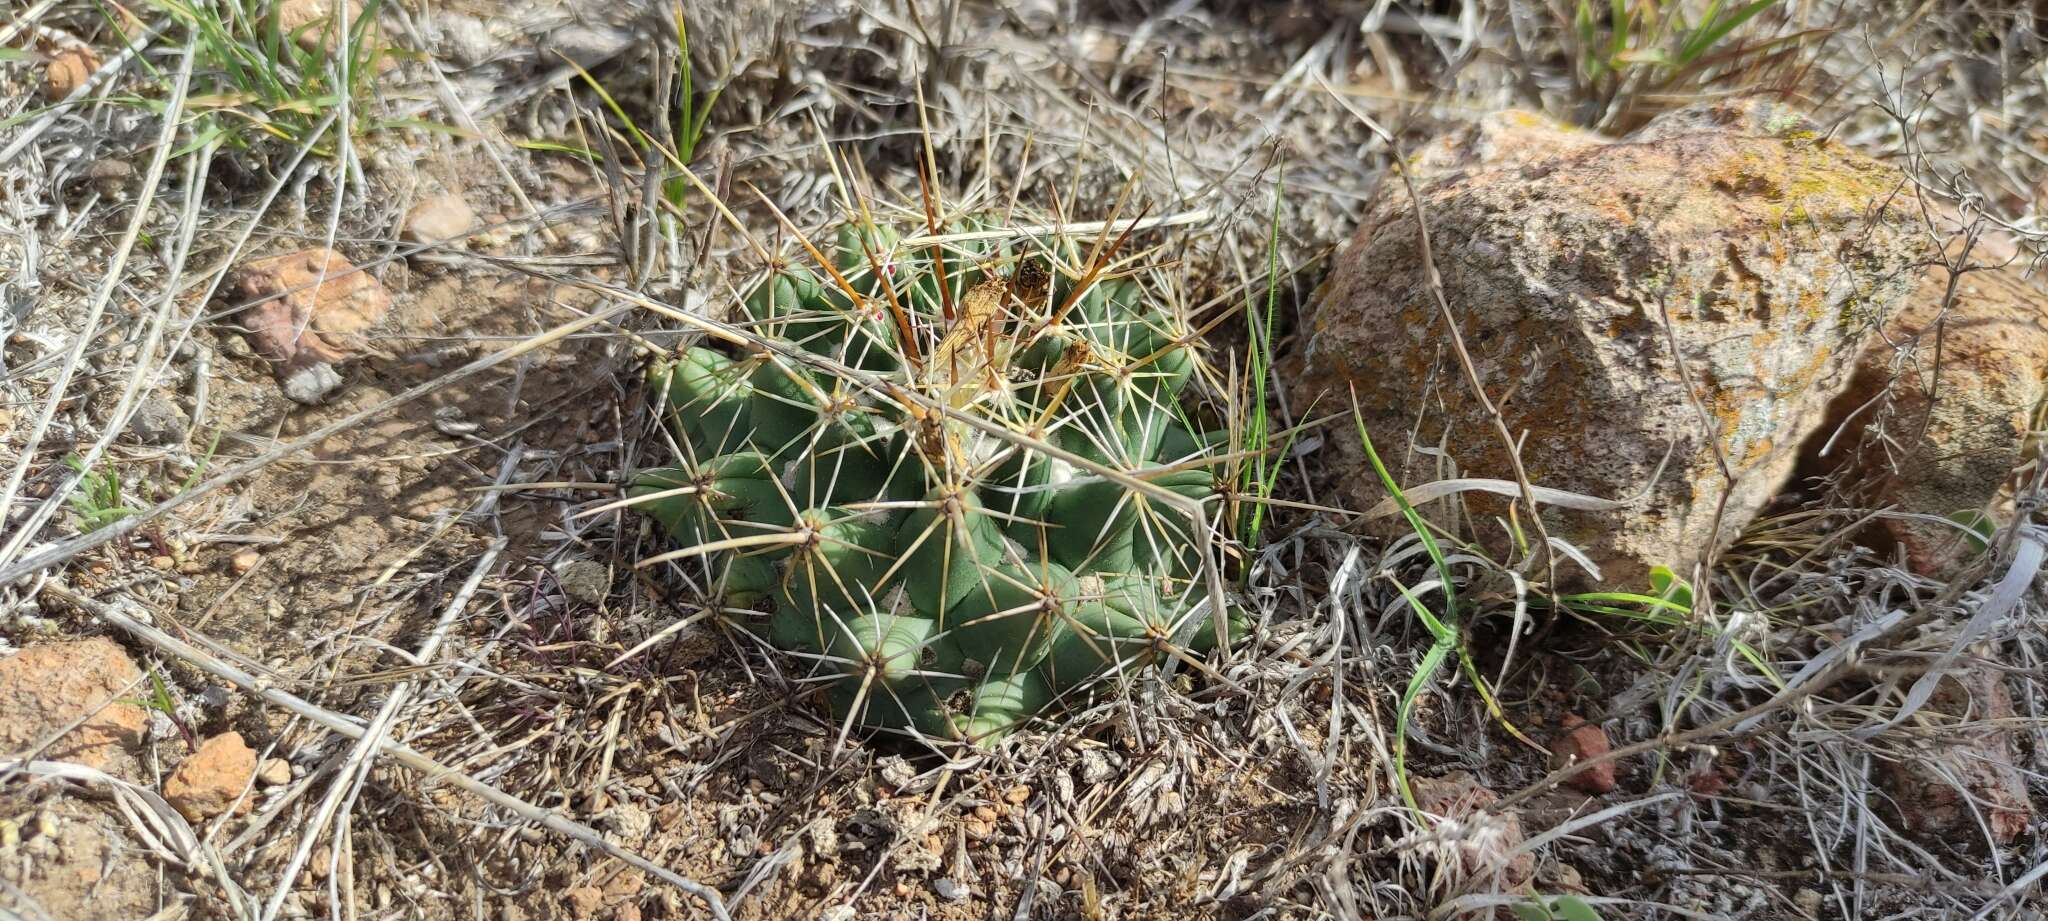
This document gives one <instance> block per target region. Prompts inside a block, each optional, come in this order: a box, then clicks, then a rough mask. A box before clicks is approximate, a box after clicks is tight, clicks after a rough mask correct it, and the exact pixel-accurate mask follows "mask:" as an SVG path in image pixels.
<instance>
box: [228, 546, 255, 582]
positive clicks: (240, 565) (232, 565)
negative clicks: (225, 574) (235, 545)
mask: <svg viewBox="0 0 2048 921" xmlns="http://www.w3.org/2000/svg"><path fill="white" fill-rule="evenodd" d="M261 562H263V554H261V553H257V552H256V550H255V548H253V547H252V548H250V549H247V550H243V551H241V552H239V553H236V554H235V556H234V559H231V560H229V561H228V568H229V569H232V570H234V573H235V575H238V576H246V575H248V574H249V571H250V570H252V569H255V568H256V564H258V563H261Z"/></svg>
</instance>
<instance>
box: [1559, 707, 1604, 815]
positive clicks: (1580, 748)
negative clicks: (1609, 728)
mask: <svg viewBox="0 0 2048 921" xmlns="http://www.w3.org/2000/svg"><path fill="white" fill-rule="evenodd" d="M1612 748H1613V747H1612V746H1611V745H1609V744H1608V741H1607V733H1606V732H1605V731H1604V730H1602V729H1601V728H1600V727H1599V726H1598V725H1596V724H1593V723H1588V722H1586V721H1585V720H1583V719H1580V718H1579V717H1577V716H1568V717H1566V718H1565V720H1564V732H1563V733H1562V734H1560V735H1559V736H1558V737H1557V738H1555V739H1553V740H1551V742H1550V768H1551V770H1557V769H1559V768H1566V767H1570V766H1572V765H1574V764H1577V763H1579V762H1581V761H1587V760H1590V759H1593V758H1598V757H1600V756H1601V755H1605V754H1607V753H1608V752H1609V751H1611V750H1612ZM1565 784H1566V785H1567V786H1570V787H1571V788H1572V789H1574V790H1578V791H1580V792H1582V793H1590V794H1593V795H1594V796H1598V795H1600V794H1602V793H1606V792H1608V791H1610V790H1613V789H1614V762H1612V761H1606V762H1602V763H1600V764H1596V765H1593V766H1592V767H1589V768H1586V769H1585V770H1582V771H1580V772H1578V773H1576V774H1573V775H1572V776H1571V777H1570V778H1569V779H1567V780H1566V781H1565Z"/></svg>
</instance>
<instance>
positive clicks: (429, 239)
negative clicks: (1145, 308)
mask: <svg viewBox="0 0 2048 921" xmlns="http://www.w3.org/2000/svg"><path fill="white" fill-rule="evenodd" d="M474 229H476V212H475V211H472V210H470V207H469V202H466V201H464V200H463V199H462V196H460V195H457V194H455V193H453V192H446V193H443V194H440V195H435V196H432V197H430V198H425V199H422V200H421V201H420V203H419V204H417V205H414V206H413V207H412V210H411V211H408V212H406V215H405V238H406V239H407V240H409V241H411V242H414V243H447V244H450V245H455V246H460V245H461V244H462V242H463V238H464V237H467V236H469V233H470V231H472V230H474Z"/></svg>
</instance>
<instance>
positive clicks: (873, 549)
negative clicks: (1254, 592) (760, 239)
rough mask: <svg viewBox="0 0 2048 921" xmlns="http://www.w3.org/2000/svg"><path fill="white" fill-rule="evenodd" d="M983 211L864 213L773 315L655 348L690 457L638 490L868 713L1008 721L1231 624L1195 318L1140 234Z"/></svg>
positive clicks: (668, 411) (722, 585) (846, 709)
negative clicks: (974, 215) (1014, 229)
mask: <svg viewBox="0 0 2048 921" xmlns="http://www.w3.org/2000/svg"><path fill="white" fill-rule="evenodd" d="M981 226H982V225H980V224H976V223H972V222H967V223H962V224H955V225H953V228H952V230H951V231H949V232H948V233H946V234H943V235H927V236H926V237H925V238H923V239H922V240H913V241H910V242H908V243H906V242H905V241H904V240H903V238H902V237H901V236H900V235H899V234H898V233H897V232H895V231H893V230H891V229H889V228H888V227H886V226H884V225H880V224H877V223H874V222H872V221H861V222H857V223H848V224H846V225H844V226H842V227H841V228H839V230H838V234H837V245H836V248H835V249H834V250H833V251H832V252H831V253H830V254H829V255H828V254H826V253H821V252H819V251H818V250H817V249H813V248H810V244H809V243H808V242H807V243H806V244H805V248H806V250H807V251H808V253H809V255H811V256H812V259H810V260H808V262H791V261H784V262H779V263H777V264H776V265H773V266H771V267H770V268H769V270H768V271H767V272H766V273H765V274H764V276H763V277H762V278H761V279H760V280H759V281H758V282H757V283H756V284H754V285H752V286H751V287H750V289H748V290H747V291H746V293H745V294H744V296H743V298H742V306H743V312H742V313H738V314H736V315H735V317H734V319H733V321H732V324H733V325H734V326H736V327H739V328H742V329H744V330H746V331H747V335H745V336H739V337H730V338H731V341H728V342H722V343H719V345H720V348H710V347H705V346H702V345H700V346H696V347H691V348H688V349H686V350H684V351H682V352H681V354H679V355H676V356H672V357H671V358H669V359H667V360H664V361H660V362H657V363H656V365H655V366H654V368H653V369H652V371H651V374H650V383H651V385H652V386H651V388H650V392H651V394H652V396H653V398H654V402H655V403H656V405H658V406H659V407H660V408H661V412H662V414H663V417H664V419H665V421H666V424H667V426H668V428H669V430H670V431H671V432H672V433H673V435H674V441H675V444H676V447H677V450H678V451H679V453H680V454H681V455H682V458H683V460H682V462H681V463H680V464H679V465H678V466H675V467H668V468H661V469H651V470H645V471H642V472H640V473H639V474H638V475H636V476H634V477H633V478H632V479H631V481H630V483H629V484H628V494H629V495H630V496H632V497H634V501H635V504H636V506H637V508H638V509H639V510H640V511H641V512H642V513H644V514H646V515H648V516H650V517H652V518H653V519H654V520H655V521H657V522H659V524H660V526H661V527H662V528H663V529H664V530H665V531H666V532H667V534H668V535H669V536H670V537H672V538H673V539H674V540H675V541H676V542H678V544H679V545H680V548H679V549H677V550H675V551H673V552H671V553H668V554H664V555H663V557H664V558H671V559H683V560H686V561H688V563H689V565H692V566H699V567H702V568H701V569H698V570H696V571H698V572H701V573H703V574H704V575H705V576H706V577H707V579H708V584H709V587H710V588H711V589H712V591H713V593H714V594H715V595H716V596H717V597H718V599H719V603H720V604H721V606H722V607H723V609H724V610H727V611H729V612H732V613H733V614H735V615H737V616H736V620H738V621H739V622H740V623H742V624H743V625H744V626H746V627H747V628H748V629H750V630H752V631H754V632H755V633H756V634H757V635H759V636H761V637H763V638H765V639H766V640H767V641H768V642H770V643H771V644H773V645H774V646H776V647H778V648H780V649H782V650H784V651H786V652H789V653H792V654H794V655H796V656H797V657H798V658H799V659H800V660H801V661H802V662H803V663H804V665H803V667H802V668H801V669H799V671H800V672H802V673H804V674H805V675H807V676H808V678H807V680H811V681H825V682H829V683H830V685H831V686H830V687H829V688H828V689H826V690H825V693H826V694H827V695H828V697H829V700H830V701H831V706H832V708H833V710H834V712H835V714H836V715H838V716H839V717H840V718H841V719H843V720H845V721H846V723H847V724H848V725H849V726H853V725H858V726H865V727H869V728H873V729H884V730H894V731H899V732H905V733H911V734H916V735H921V736H924V737H926V738H931V739H939V740H959V741H968V742H973V743H984V742H987V741H988V740H992V739H996V738H1000V737H1001V736H1003V735H1005V734H1006V733H1008V732H1009V731H1010V730H1011V729H1013V728H1014V727H1016V726H1018V725H1019V724H1020V723H1022V722H1023V721H1025V720H1027V719H1029V718H1032V717H1034V716H1036V715H1039V714H1040V713H1042V712H1044V711H1047V710H1048V709H1049V708H1050V707H1051V706H1052V705H1054V704H1055V703H1056V702H1061V701H1072V700H1073V699H1075V698H1076V697H1078V696H1081V695H1085V694H1087V693H1090V692H1091V691H1092V689H1094V688H1096V687H1100V686H1102V685H1103V684H1105V683H1106V682H1107V681H1110V680H1113V679H1115V678H1116V677H1118V676H1126V675H1129V674H1131V673H1133V671H1134V670H1136V669H1139V668H1143V667H1146V666H1148V665H1150V664H1152V663H1155V662H1158V661H1160V660H1161V659H1162V658H1163V657H1166V656H1176V657H1181V658H1186V657H1188V656H1189V655H1190V654H1191V653H1201V652H1204V651H1207V650H1209V649H1211V648H1213V647H1214V646H1215V645H1216V636H1215V630H1214V624H1215V623H1216V621H1217V618H1214V617H1212V616H1211V613H1210V612H1211V611H1212V610H1213V608H1211V607H1209V606H1208V605H1207V604H1204V603H1203V602H1205V601H1207V600H1208V599H1210V598H1211V597H1212V596H1211V595H1210V593H1209V591H1208V588H1209V585H1210V584H1212V583H1210V582H1208V581H1206V580H1205V575H1206V574H1207V570H1205V568H1204V565H1205V564H1204V558H1203V554H1204V547H1205V546H1208V545H1209V544H1208V543H1207V542H1209V541H1210V540H1211V537H1210V536H1209V535H1208V534H1207V533H1206V532H1207V527H1206V525H1205V524H1204V523H1203V522H1202V520H1201V516H1200V514H1198V513H1197V514H1191V513H1190V510H1191V509H1194V508H1196V506H1195V505H1194V503H1193V502H1188V501H1175V497H1187V498H1188V499H1192V500H1206V499H1208V498H1210V497H1212V496H1214V495H1215V494H1216V492H1217V479H1216V477H1217V474H1216V472H1215V466H1214V454H1215V453H1217V452H1216V451H1215V446H1216V443H1217V442H1218V441H1219V439H1218V438H1217V437H1215V436H1213V435H1202V434H1197V433H1198V432H1200V431H1201V426H1199V425H1197V424H1192V423H1191V421H1190V420H1191V414H1190V412H1189V410H1188V409H1187V408H1186V407H1185V406H1184V405H1183V402H1184V401H1183V399H1182V395H1183V392H1184V390H1185V389H1186V388H1187V387H1188V384H1189V382H1190V380H1192V379H1194V378H1195V377H1196V376H1197V374H1198V371H1199V368H1200V361H1201V359H1200V357H1199V355H1198V352H1197V350H1196V348H1195V346H1194V341H1195V336H1194V335H1193V334H1192V333H1191V332H1190V331H1189V329H1188V327H1187V325H1186V323H1185V320H1184V319H1183V318H1182V317H1181V316H1180V314H1179V312H1178V311H1177V310H1175V309H1174V308H1173V306H1172V305H1171V304H1169V303H1167V302H1166V301H1165V299H1163V298H1158V297H1152V296H1149V295H1148V290H1147V288H1146V287H1145V286H1144V285H1143V284H1142V283H1141V281H1140V279H1139V277H1138V276H1137V274H1136V273H1131V272H1129V271H1128V270H1125V271H1124V273H1123V274H1119V272H1118V269H1119V268H1120V267H1121V266H1123V265H1126V264H1127V262H1120V261H1115V260H1112V259H1111V258H1110V254H1112V253H1114V252H1115V251H1116V249H1117V243H1119V242H1121V241H1113V240H1105V241H1100V242H1095V243H1092V244H1090V245H1088V246H1086V247H1083V246H1081V245H1079V244H1076V243H1075V242H1073V241H1071V240H1068V239H1064V238H1057V237H1055V238H1051V239H1048V238H1044V237H1014V236H1009V235H1006V234H1004V233H1002V232H1000V231H984V230H981V229H980V227H981ZM811 265H815V266H816V268H811V267H810V266H811ZM1138 484H1143V485H1138Z"/></svg>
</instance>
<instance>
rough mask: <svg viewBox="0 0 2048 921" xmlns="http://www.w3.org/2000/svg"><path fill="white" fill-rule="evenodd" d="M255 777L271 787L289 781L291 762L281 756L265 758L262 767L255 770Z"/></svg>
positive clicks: (290, 779) (290, 777)
mask: <svg viewBox="0 0 2048 921" xmlns="http://www.w3.org/2000/svg"><path fill="white" fill-rule="evenodd" d="M256 778H257V779H258V780H261V781H263V782H264V783H266V784H269V785H270V786H273V787H279V786H283V785H285V784H288V783H291V782H292V763H291V762H289V761H286V760H284V759H283V758H271V759H269V760H266V761H264V762H263V768H262V769H261V770H259V771H257V773H256Z"/></svg>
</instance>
